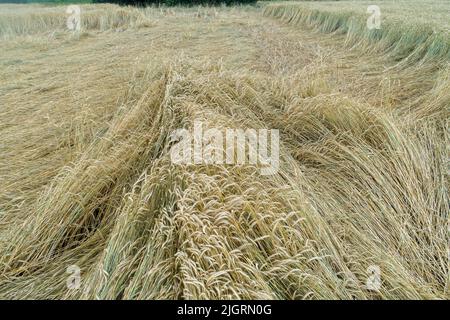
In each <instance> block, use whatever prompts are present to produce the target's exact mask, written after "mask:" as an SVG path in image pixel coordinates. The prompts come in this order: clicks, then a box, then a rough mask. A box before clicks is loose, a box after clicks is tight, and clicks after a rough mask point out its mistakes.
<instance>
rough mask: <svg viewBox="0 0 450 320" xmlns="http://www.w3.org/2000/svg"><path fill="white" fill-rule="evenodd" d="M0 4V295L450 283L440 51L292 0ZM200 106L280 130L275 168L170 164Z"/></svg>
mask: <svg viewBox="0 0 450 320" xmlns="http://www.w3.org/2000/svg"><path fill="white" fill-rule="evenodd" d="M3 8H12V9H8V10H10V11H12V10H13V9H15V8H18V7H15V6H11V7H3V6H0V11H1V12H2V13H1V14H0V26H2V27H1V28H0V30H2V31H1V32H0V34H2V35H3V36H4V40H3V42H2V52H1V53H0V71H1V72H0V98H1V99H0V101H1V106H0V119H1V122H0V134H1V136H2V140H1V141H2V142H1V144H0V179H1V182H2V183H1V184H0V297H1V298H3V299H7V298H14V299H23V298H39V299H43V298H46V299H49V298H63V299H68V298H85V299H163V298H164V299H178V298H183V299H213V298H219V299H230V298H241V299H244V298H248V299H261V298H267V299H301V298H304V299H400V298H405V299H446V298H448V297H449V292H448V286H449V273H448V241H449V235H448V227H447V225H448V213H449V202H448V196H449V195H448V176H447V168H448V167H447V166H448V138H449V136H448V133H449V131H448V118H449V106H450V81H449V78H450V69H449V65H448V60H447V59H446V56H445V55H441V54H437V55H422V56H421V57H420V58H418V59H409V60H408V58H405V57H401V56H399V55H398V52H397V53H396V55H394V54H393V51H392V50H387V51H386V50H381V47H380V46H379V45H378V44H377V43H376V42H374V41H372V40H368V39H367V38H365V35H361V36H360V38H359V40H358V41H356V42H353V44H350V43H349V42H345V40H346V39H347V38H348V36H347V34H343V33H342V32H340V33H339V34H337V33H329V32H328V33H321V32H323V31H327V30H320V29H321V28H320V22H318V21H309V23H308V21H303V20H304V19H302V18H301V17H302V14H303V13H302V12H303V11H302V12H296V11H293V10H294V9H295V8H291V7H289V8H288V9H287V10H286V7H284V5H282V6H278V5H277V7H276V9H273V8H272V9H270V8H268V9H266V10H265V17H263V16H262V12H261V10H260V9H258V8H253V7H234V8H218V9H205V8H190V9H182V8H175V9H170V10H169V9H157V8H148V9H140V10H136V9H130V8H118V7H116V6H111V5H105V6H103V7H102V9H101V10H100V9H99V10H97V8H100V7H97V6H83V7H82V10H84V9H86V14H87V17H88V21H87V22H85V23H87V25H88V26H92V27H86V28H85V30H84V31H83V32H84V33H83V34H82V35H73V34H71V33H70V32H68V31H65V30H64V29H63V26H62V27H61V21H63V20H61V19H62V18H61V17H60V16H59V13H57V12H56V11H57V10H59V9H58V8H55V7H26V6H23V7H20V8H21V9H20V10H22V11H21V13H17V12H16V11H15V12H14V13H10V12H8V10H3ZM31 8H32V9H31ZM283 8H284V9H283ZM27 10H33V14H34V16H31V15H30V14H29V13H28V12H27ZM282 10H286V11H285V12H284V13H283V14H281V12H282ZM216 11H217V13H216ZM11 14H14V15H15V14H17V15H20V17H19V18H18V19H15V20H14V21H17V25H14V23H11V20H9V19H11V18H10V15H11ZM288 15H292V16H296V17H299V18H296V19H295V20H293V19H287V20H286V21H287V22H290V23H291V24H294V25H289V24H288V23H284V22H281V21H280V20H279V19H274V18H273V17H280V18H282V17H285V18H286V17H287V16H288ZM40 16H42V17H40ZM106 16H107V17H109V18H106ZM119 16H120V17H127V18H126V19H125V20H123V19H122V18H118V17H119ZM63 17H64V15H63ZM82 17H83V16H82ZM130 17H131V18H130ZM135 17H139V18H135ZM41 18H42V19H41ZM46 19H48V20H46ZM105 19H106V20H107V21H109V22H108V23H106V24H104V25H103V26H104V27H101V28H100V27H97V26H98V24H95V23H92V24H91V22H89V21H105ZM117 19H118V20H117ZM330 19H332V18H330ZM5 21H6V22H5ZM31 21H33V22H31ZM34 21H48V22H44V23H43V24H42V25H40V27H36V28H33V25H34V24H35V22H34ZM136 21H140V22H143V21H144V22H145V23H143V24H141V25H140V26H138V25H139V23H140V22H139V23H137V22H136ZM119 24H120V25H121V27H120V30H117V28H116V26H117V25H119ZM94 25H95V27H94ZM55 30H56V31H55ZM169 30H170V32H168V31H169ZM119 31H120V32H119ZM377 46H378V47H377ZM424 48H425V49H426V47H424ZM425 49H424V50H425ZM195 120H202V121H203V123H204V124H206V125H207V126H210V127H231V128H249V127H250V128H276V129H280V134H281V135H280V137H281V152H280V157H281V159H280V160H281V165H280V170H279V172H278V173H277V174H276V175H273V176H262V175H260V173H259V168H257V167H255V166H252V165H246V166H231V165H228V166H221V165H214V166H212V165H209V166H207V165H197V166H178V165H173V164H172V163H171V161H170V157H169V150H170V138H169V136H170V133H171V131H172V130H174V129H177V128H181V127H185V128H190V127H191V126H192V125H193V122H194V121H195ZM70 265H77V266H79V267H80V269H81V277H82V278H81V288H80V289H79V290H69V289H68V288H67V287H66V280H67V277H68V276H69V274H68V273H66V269H67V267H68V266H70ZM371 265H377V266H379V267H380V270H381V280H382V285H381V288H380V290H379V291H371V290H367V288H366V286H365V285H366V280H367V277H368V272H367V269H368V267H369V266H371Z"/></svg>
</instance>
